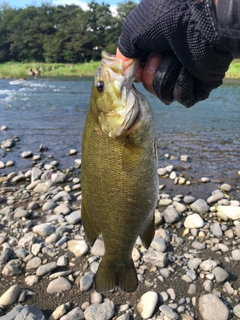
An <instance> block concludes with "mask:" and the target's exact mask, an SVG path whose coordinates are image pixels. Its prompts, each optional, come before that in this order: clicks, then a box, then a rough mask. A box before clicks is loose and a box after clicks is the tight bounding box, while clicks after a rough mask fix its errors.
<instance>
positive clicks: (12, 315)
mask: <svg viewBox="0 0 240 320" xmlns="http://www.w3.org/2000/svg"><path fill="white" fill-rule="evenodd" d="M0 319H1V320H23V319H26V320H46V317H45V316H44V314H43V313H42V311H41V310H40V309H38V307H36V306H22V305H17V306H16V307H14V308H13V309H12V310H11V311H10V312H9V313H7V314H6V315H5V316H2V317H0Z"/></svg>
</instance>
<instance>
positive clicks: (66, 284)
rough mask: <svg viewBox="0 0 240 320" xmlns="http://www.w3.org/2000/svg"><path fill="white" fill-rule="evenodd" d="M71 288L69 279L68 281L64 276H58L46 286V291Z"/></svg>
mask: <svg viewBox="0 0 240 320" xmlns="http://www.w3.org/2000/svg"><path fill="white" fill-rule="evenodd" d="M71 288H72V285H71V282H70V281H68V280H67V279H66V278H63V277H59V278H57V279H54V280H52V281H51V282H50V283H49V285H48V287H47V293H55V292H62V291H68V290H70V289H71Z"/></svg>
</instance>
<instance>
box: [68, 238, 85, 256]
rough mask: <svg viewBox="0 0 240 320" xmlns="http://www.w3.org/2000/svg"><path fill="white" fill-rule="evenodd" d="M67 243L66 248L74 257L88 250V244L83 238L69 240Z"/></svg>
mask: <svg viewBox="0 0 240 320" xmlns="http://www.w3.org/2000/svg"><path fill="white" fill-rule="evenodd" d="M67 244H68V250H69V251H70V252H72V253H73V254H74V255H75V257H76V258H78V257H81V256H83V255H84V254H86V253H87V252H88V245H87V242H86V241H85V240H69V241H68V243H67Z"/></svg>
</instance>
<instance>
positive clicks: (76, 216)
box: [65, 210, 81, 224]
mask: <svg viewBox="0 0 240 320" xmlns="http://www.w3.org/2000/svg"><path fill="white" fill-rule="evenodd" d="M65 219H66V221H67V222H68V223H69V224H77V223H78V222H79V221H80V220H81V214H80V210H76V211H73V212H72V213H70V214H69V215H67V216H65Z"/></svg>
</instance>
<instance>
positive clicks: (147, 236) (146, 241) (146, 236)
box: [140, 215, 155, 249]
mask: <svg viewBox="0 0 240 320" xmlns="http://www.w3.org/2000/svg"><path fill="white" fill-rule="evenodd" d="M154 235H155V223H154V215H153V218H152V221H151V223H150V224H149V225H148V226H147V227H146V228H145V230H144V231H143V233H142V234H141V235H140V238H141V240H142V243H143V245H144V247H145V248H146V249H148V248H149V247H150V244H151V242H152V240H153V238H154Z"/></svg>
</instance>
